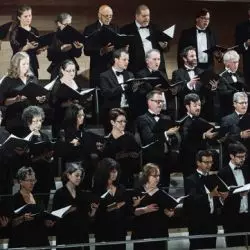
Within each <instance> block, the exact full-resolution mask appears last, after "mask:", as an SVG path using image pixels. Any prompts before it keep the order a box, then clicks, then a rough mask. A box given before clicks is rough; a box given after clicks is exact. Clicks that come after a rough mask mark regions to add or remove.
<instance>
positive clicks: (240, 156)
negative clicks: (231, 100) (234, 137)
mask: <svg viewBox="0 0 250 250" xmlns="http://www.w3.org/2000/svg"><path fill="white" fill-rule="evenodd" d="M228 151H229V156H230V161H229V164H228V165H227V166H225V167H223V168H222V169H220V171H219V176H220V177H221V179H222V180H223V181H224V182H225V183H226V184H227V185H228V186H232V185H233V186H242V185H245V184H247V183H249V182H250V176H249V168H248V166H245V165H244V162H245V159H246V155H247V149H246V147H244V146H243V144H241V143H234V144H230V145H229V147H228ZM249 201H250V196H249V191H245V192H240V193H236V194H230V195H229V196H228V197H227V199H226V200H225V202H224V206H223V209H222V222H223V228H224V232H225V233H236V232H249V231H250V224H249V219H250V214H249V212H250V210H249V209H250V204H249ZM249 238H250V237H248V242H249ZM226 244H227V247H235V246H245V245H246V238H245V236H236V237H232V236H231V237H226Z"/></svg>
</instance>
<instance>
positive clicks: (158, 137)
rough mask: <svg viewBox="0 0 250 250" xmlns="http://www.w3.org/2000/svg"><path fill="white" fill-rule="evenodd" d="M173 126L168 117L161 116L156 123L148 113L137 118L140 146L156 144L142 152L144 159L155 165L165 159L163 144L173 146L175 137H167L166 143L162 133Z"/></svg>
mask: <svg viewBox="0 0 250 250" xmlns="http://www.w3.org/2000/svg"><path fill="white" fill-rule="evenodd" d="M173 126H174V123H173V121H172V120H171V119H170V117H169V116H166V115H162V114H161V115H160V119H159V120H158V122H156V120H155V118H154V117H153V116H152V115H151V114H150V113H149V112H148V111H147V112H146V113H145V114H144V115H141V116H139V117H138V118H137V121H136V127H137V131H138V132H139V134H140V138H141V142H142V145H143V146H145V145H148V144H150V143H152V142H156V143H155V144H153V145H151V146H149V147H147V148H146V149H144V150H143V158H144V159H147V160H150V161H151V162H156V163H157V162H158V161H161V160H162V159H163V158H164V157H165V153H164V149H165V145H164V144H166V145H167V146H168V147H170V146H171V145H173V144H175V142H176V137H175V136H169V141H167V140H166V138H165V135H164V132H165V131H166V130H168V129H169V128H170V127H173ZM169 149H170V148H169Z"/></svg>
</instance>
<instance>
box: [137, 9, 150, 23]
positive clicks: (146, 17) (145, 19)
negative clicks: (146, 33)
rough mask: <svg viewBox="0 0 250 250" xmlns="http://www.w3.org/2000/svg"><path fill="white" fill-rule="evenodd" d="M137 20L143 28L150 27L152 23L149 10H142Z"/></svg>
mask: <svg viewBox="0 0 250 250" xmlns="http://www.w3.org/2000/svg"><path fill="white" fill-rule="evenodd" d="M135 19H136V21H137V22H138V23H139V24H140V25H141V26H142V27H146V26H148V25H149V22H150V11H149V9H145V10H141V12H140V14H136V16H135Z"/></svg>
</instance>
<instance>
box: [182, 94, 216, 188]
mask: <svg viewBox="0 0 250 250" xmlns="http://www.w3.org/2000/svg"><path fill="white" fill-rule="evenodd" d="M184 105H185V107H186V110H187V113H186V117H185V118H183V120H184V122H183V124H182V125H181V128H180V134H181V148H180V163H181V166H182V168H183V175H184V177H187V176H189V175H190V174H192V173H194V171H195V163H196V161H195V156H196V153H197V151H199V150H205V149H207V144H208V142H209V141H210V140H211V139H213V138H215V137H216V136H217V133H216V132H213V128H211V127H210V128H209V124H208V122H207V121H206V120H204V119H202V118H200V117H199V116H200V112H201V101H200V98H199V96H198V95H197V94H194V93H190V94H188V95H186V96H185V98H184ZM207 125H208V126H207ZM184 185H185V179H184Z"/></svg>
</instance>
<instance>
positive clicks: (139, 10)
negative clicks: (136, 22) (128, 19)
mask: <svg viewBox="0 0 250 250" xmlns="http://www.w3.org/2000/svg"><path fill="white" fill-rule="evenodd" d="M142 10H149V7H148V6H147V5H145V4H141V5H139V6H137V8H136V9H135V14H136V15H140V14H141V11H142Z"/></svg>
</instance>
